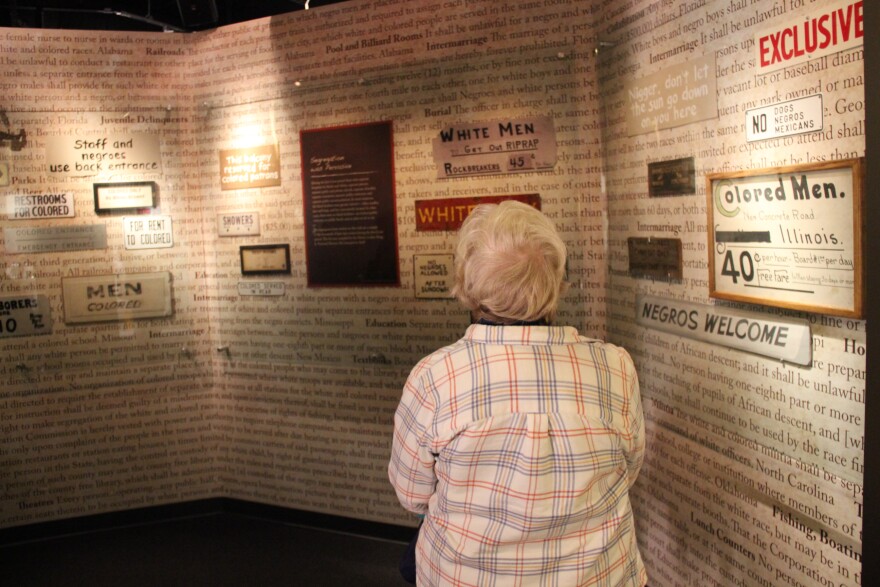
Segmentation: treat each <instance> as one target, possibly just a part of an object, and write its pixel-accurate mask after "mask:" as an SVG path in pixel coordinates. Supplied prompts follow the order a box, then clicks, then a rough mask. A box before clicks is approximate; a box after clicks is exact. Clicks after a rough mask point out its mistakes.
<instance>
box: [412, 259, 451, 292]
mask: <svg viewBox="0 0 880 587" xmlns="http://www.w3.org/2000/svg"><path fill="white" fill-rule="evenodd" d="M413 265H414V269H415V288H416V297H417V298H448V297H449V291H450V290H451V289H452V276H453V268H452V265H453V256H452V255H413Z"/></svg>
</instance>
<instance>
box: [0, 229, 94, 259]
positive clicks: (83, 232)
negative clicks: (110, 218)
mask: <svg viewBox="0 0 880 587" xmlns="http://www.w3.org/2000/svg"><path fill="white" fill-rule="evenodd" d="M3 238H4V240H5V242H6V252H7V253H53V252H57V251H83V250H88V249H106V248H107V227H106V226H105V225H103V224H85V225H82V226H31V227H27V228H4V229H3Z"/></svg>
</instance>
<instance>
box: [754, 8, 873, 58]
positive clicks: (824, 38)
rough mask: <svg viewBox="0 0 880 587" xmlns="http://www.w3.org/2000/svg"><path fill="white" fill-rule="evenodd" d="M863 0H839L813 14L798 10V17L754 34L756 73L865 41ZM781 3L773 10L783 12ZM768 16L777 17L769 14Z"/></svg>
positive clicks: (838, 50) (857, 44) (849, 47)
mask: <svg viewBox="0 0 880 587" xmlns="http://www.w3.org/2000/svg"><path fill="white" fill-rule="evenodd" d="M862 4H863V1H862V0H858V2H841V3H840V4H839V5H838V7H837V8H832V9H828V8H825V9H823V10H820V11H816V12H814V13H813V14H803V13H801V11H800V10H798V14H797V15H796V16H797V18H794V16H795V15H792V18H787V19H783V20H782V21H780V23H779V25H777V26H776V27H774V28H772V29H764V30H762V31H760V32H759V33H757V34H756V35H755V51H756V55H755V57H756V59H757V64H758V70H759V73H767V72H770V71H773V70H776V69H781V68H783V67H789V66H791V65H796V64H798V63H804V62H806V61H810V60H812V59H816V58H817V57H821V56H823V55H830V54H832V53H837V52H840V51H843V50H845V49H851V48H853V47H858V46H859V45H862V44H864V35H865V28H864V20H863V17H862ZM785 10H786V6H785V4H783V3H780V4H779V5H775V6H774V7H773V9H772V10H771V11H770V12H771V13H772V12H779V15H780V16H781V15H782V14H784V13H785ZM770 16H776V15H775V14H770Z"/></svg>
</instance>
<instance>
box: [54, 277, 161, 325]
mask: <svg viewBox="0 0 880 587" xmlns="http://www.w3.org/2000/svg"><path fill="white" fill-rule="evenodd" d="M61 289H62V293H63V296H64V322H65V323H67V324H80V323H86V322H109V321H115V320H135V319H139V318H157V317H163V316H170V315H171V314H172V311H173V310H172V302H171V274H170V273H169V272H167V271H158V272H156V273H121V274H110V275H90V276H87V277H65V278H63V279H62V280H61Z"/></svg>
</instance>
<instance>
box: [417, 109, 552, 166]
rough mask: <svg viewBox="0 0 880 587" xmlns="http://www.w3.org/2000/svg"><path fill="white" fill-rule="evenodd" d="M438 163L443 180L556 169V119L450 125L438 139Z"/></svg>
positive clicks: (436, 143) (541, 118)
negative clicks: (554, 126)
mask: <svg viewBox="0 0 880 587" xmlns="http://www.w3.org/2000/svg"><path fill="white" fill-rule="evenodd" d="M434 162H435V163H436V164H437V177H439V178H441V179H444V178H450V177H472V176H478V175H499V174H505V173H519V172H521V171H546V170H549V169H553V167H554V166H555V165H556V132H555V130H554V129H553V119H552V118H550V117H549V116H541V117H538V118H526V119H505V120H494V121H491V122H472V123H465V124H456V125H455V126H448V127H446V128H443V129H441V130H440V135H439V136H437V137H435V138H434Z"/></svg>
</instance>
